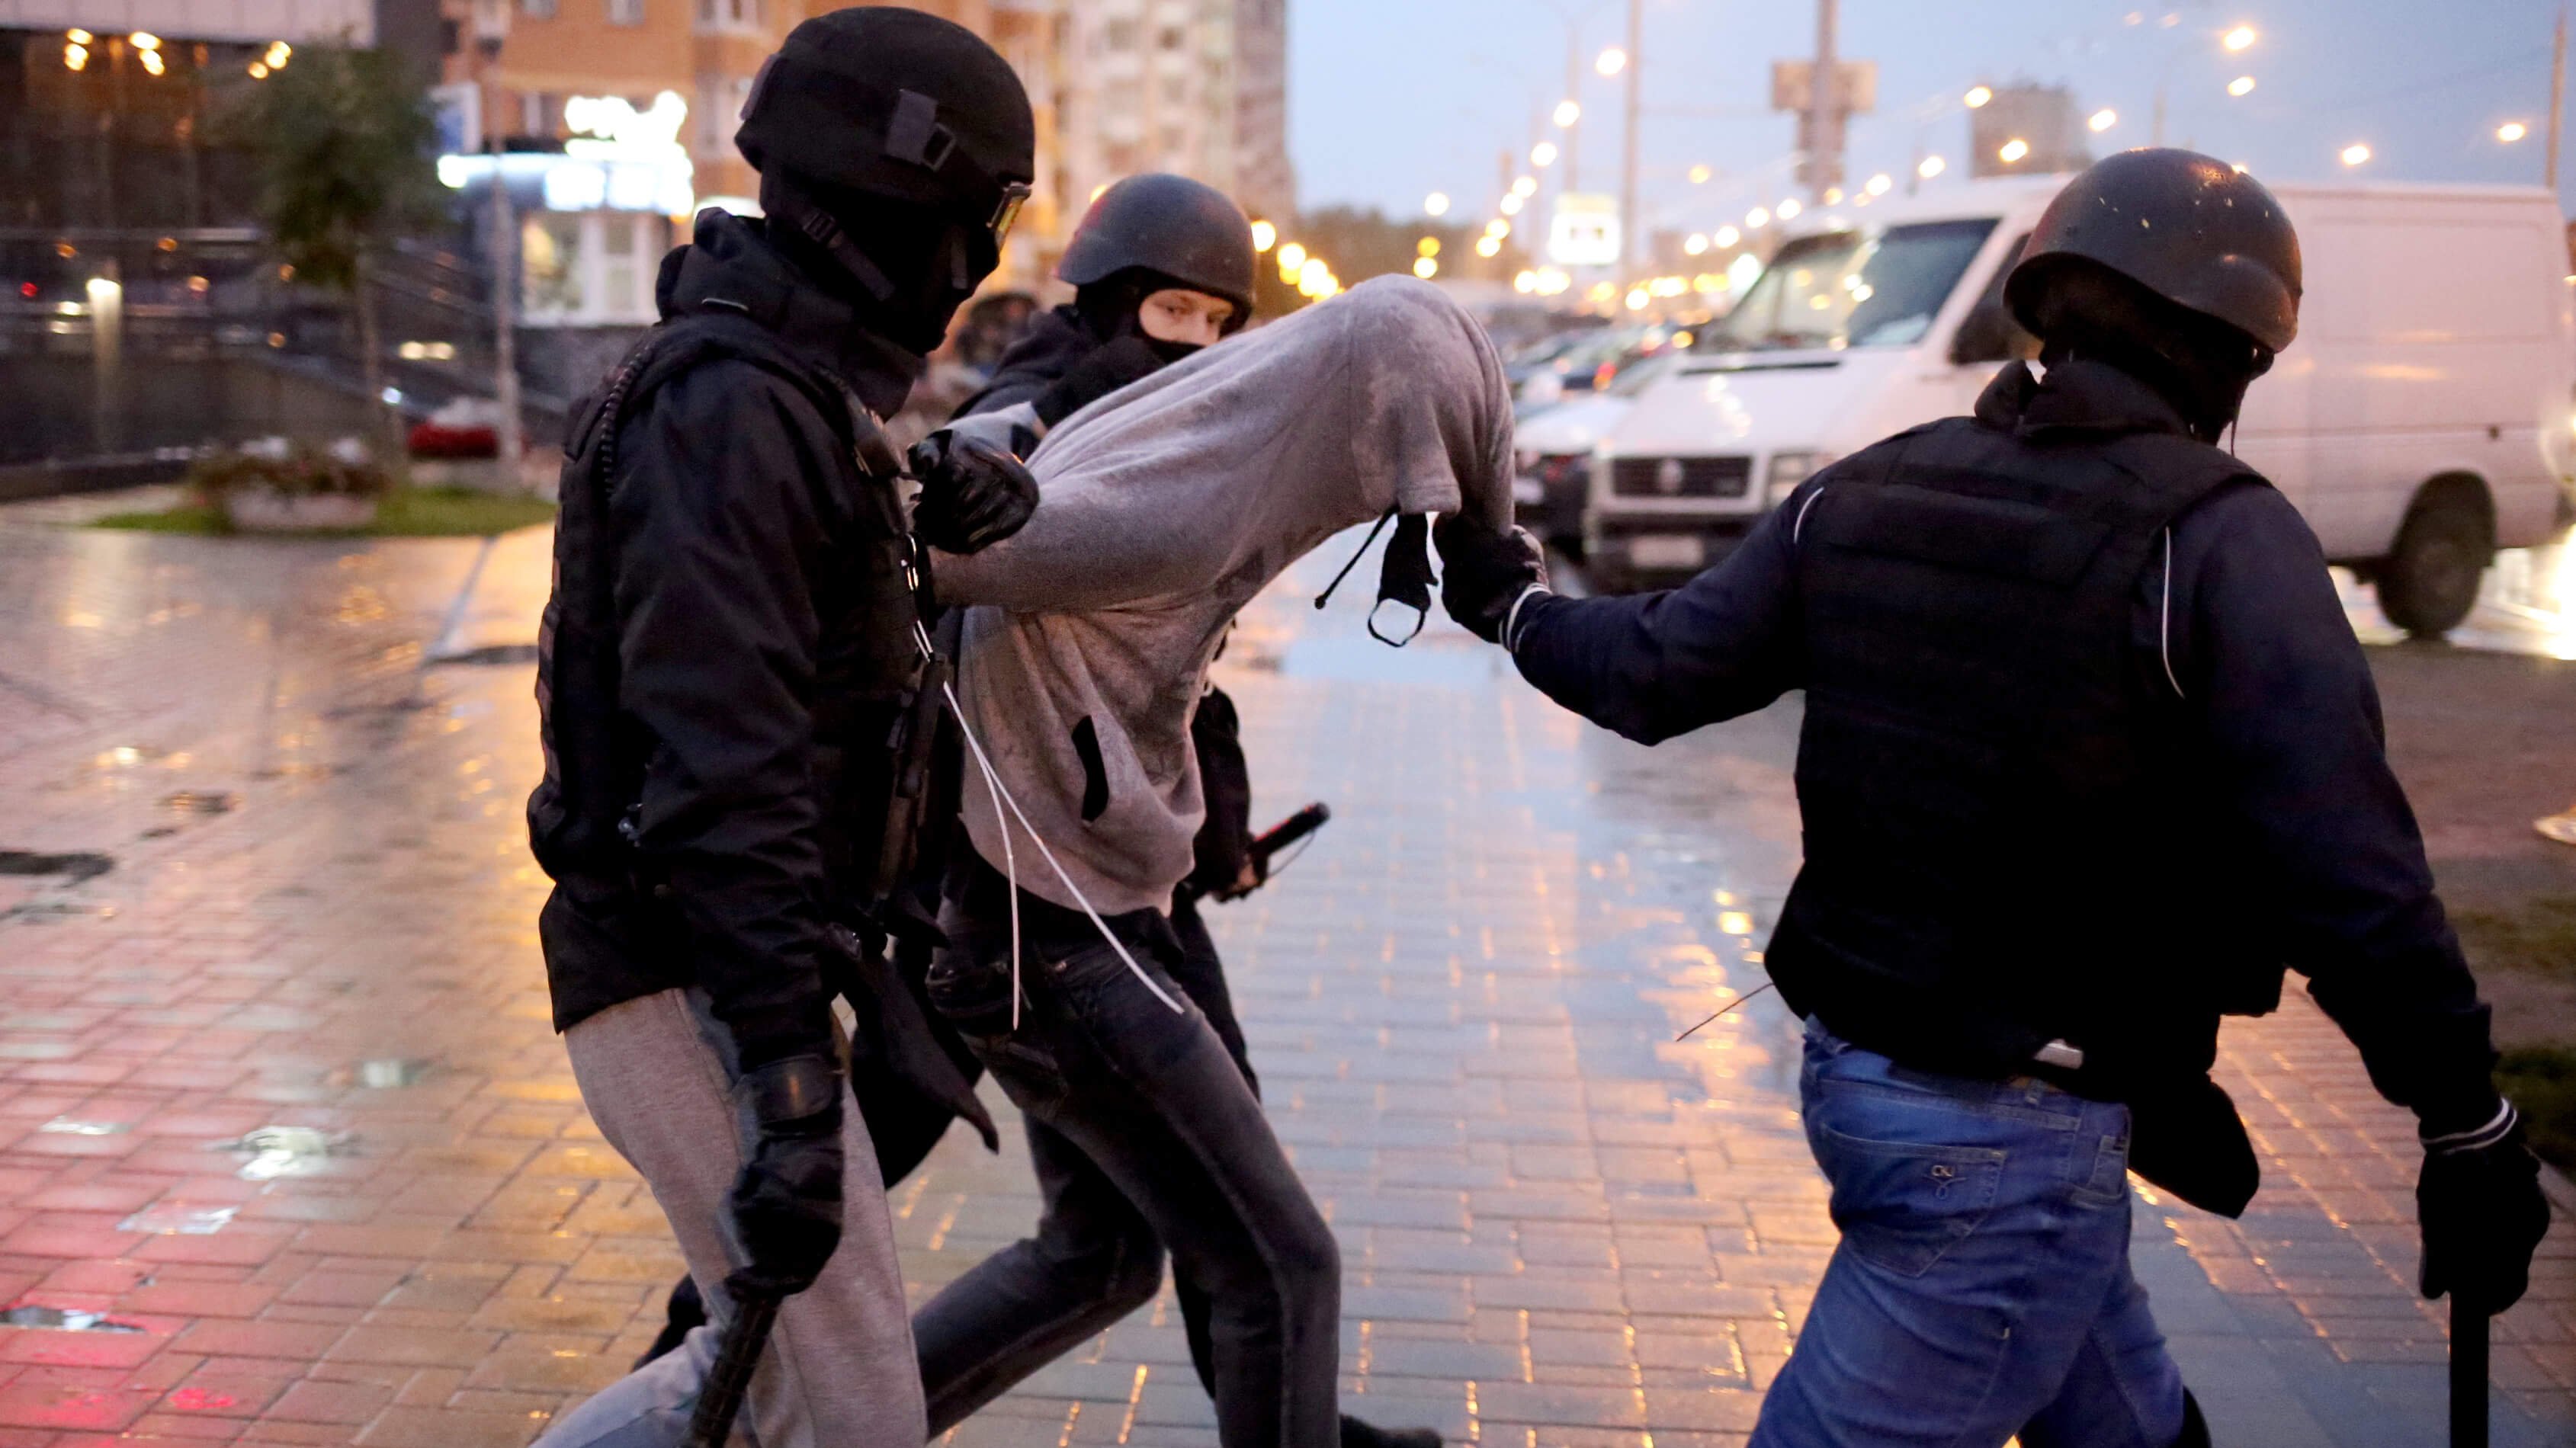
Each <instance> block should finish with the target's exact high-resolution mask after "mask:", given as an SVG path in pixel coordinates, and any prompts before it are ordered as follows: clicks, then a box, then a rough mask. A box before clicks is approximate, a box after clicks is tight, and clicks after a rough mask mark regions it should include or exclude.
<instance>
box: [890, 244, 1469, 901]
mask: <svg viewBox="0 0 2576 1448" xmlns="http://www.w3.org/2000/svg"><path fill="white" fill-rule="evenodd" d="M1511 455H1512V411H1511V395H1510V389H1509V387H1508V386H1507V385H1506V384H1505V382H1504V380H1503V371H1502V365H1501V362H1500V360H1499V359H1498V358H1497V357H1496V356H1495V353H1494V347H1493V343H1492V341H1491V340H1490V339H1488V338H1487V337H1486V335H1485V331H1484V328H1483V327H1481V326H1479V325H1478V324H1477V322H1476V321H1475V319H1474V318H1472V317H1470V316H1468V315H1467V314H1466V312H1464V311H1463V310H1461V309H1460V308H1459V307H1458V305H1457V304H1456V303H1454V302H1452V301H1450V300H1449V298H1448V297H1447V296H1446V295H1445V294H1444V293H1442V292H1441V291H1440V290H1439V289H1438V288H1437V287H1434V286H1431V285H1429V284H1428V283H1425V282H1418V281H1414V280H1412V279H1411V278H1399V277H1382V278H1379V279H1377V280H1374V281H1369V282H1364V283H1362V284H1361V285H1359V286H1357V287H1354V288H1352V289H1351V290H1350V291H1349V292H1348V293H1346V294H1345V295H1343V296H1340V297H1337V298H1335V299H1334V300H1332V301H1329V302H1325V303H1322V304H1321V305H1318V306H1313V307H1309V308H1307V309H1305V310H1304V311H1301V312H1299V313H1297V314H1296V315H1294V316H1291V317H1288V318H1285V319H1283V320H1281V321H1278V322H1274V323H1272V324H1270V325H1269V326H1266V327H1262V328H1259V329H1257V330H1255V331H1252V332H1247V333H1245V334H1243V335H1241V336H1239V337H1236V338H1234V339H1232V340H1230V341H1227V342H1224V343H1220V344H1219V345H1217V346H1214V347H1211V348H1209V349H1208V350H1206V351H1204V352H1201V353H1199V354H1198V355H1196V356H1194V357H1191V358H1189V359H1188V360H1186V361H1183V362H1180V363H1177V364H1175V365H1173V366H1171V367H1167V368H1165V369H1163V370H1162V371H1160V372H1157V373H1155V374H1154V375H1153V376H1151V377H1148V378H1146V379H1144V380H1143V381H1141V382H1138V383H1135V384H1134V385H1132V386H1129V387H1126V388H1123V389H1121V390H1120V391H1117V392H1114V393H1111V394H1110V395H1109V396H1107V397H1104V398H1102V399H1100V400H1099V401H1097V402H1095V403H1093V404H1091V405H1090V406H1089V407H1086V408H1084V409H1083V410H1082V411H1080V412H1077V413H1075V414H1074V415H1073V416H1071V417H1069V418H1067V419H1065V421H1064V422H1063V423H1062V424H1061V425H1060V426H1059V427H1057V429H1056V430H1055V431H1054V432H1052V433H1050V434H1049V435H1048V437H1047V440H1046V442H1045V444H1044V445H1043V446H1041V447H1040V448H1039V449H1038V451H1037V454H1036V456H1035V457H1034V458H1032V459H1031V460H1030V462H1031V467H1032V469H1033V470H1034V471H1035V472H1036V474H1037V478H1038V486H1039V489H1040V495H1041V498H1042V501H1041V502H1040V503H1039V505H1038V510H1037V512H1036V514H1035V515H1034V516H1032V517H1031V518H1030V520H1029V523H1028V526H1027V527H1025V528H1023V529H1021V530H1020V532H1019V533H1018V534H1017V535H1015V536H1014V537H1012V538H1010V539H1009V540H1007V541H1005V542H1003V543H1000V544H997V545H995V546H994V547H992V548H988V549H986V550H985V551H983V552H982V553H978V554H976V555H974V556H973V557H967V558H960V557H954V556H950V555H947V554H941V555H939V556H938V557H937V558H936V559H935V560H934V567H933V576H934V578H935V579H936V580H937V584H938V588H939V596H940V598H941V600H942V601H943V602H947V603H951V604H967V605H973V607H971V608H970V609H969V610H968V612H967V614H966V618H965V629H964V642H963V643H962V645H961V647H960V657H959V664H958V669H959V675H960V687H959V696H960V698H961V700H962V701H963V705H964V710H965V714H966V719H967V723H968V724H969V725H970V726H971V727H972V728H973V730H974V732H975V735H976V737H977V738H978V739H980V740H981V741H982V742H983V745H984V748H985V750H986V751H987V752H988V753H989V754H990V756H991V758H992V761H993V764H994V767H995V771H996V772H997V773H998V774H999V775H1000V776H1001V780H1002V783H1003V785H1004V787H1006V788H1007V789H1008V790H1009V791H1010V793H1011V795H1012V796H1013V797H1014V798H1015V799H1016V800H1017V801H1018V803H1019V806H1020V809H1021V810H1022V811H1023V812H1025V813H1026V815H1027V816H1028V820H1029V823H1030V824H1031V825H1033V826H1035V828H1036V830H1037V832H1038V833H1039V835H1041V836H1042V837H1043V838H1044V839H1045V841H1046V843H1047V845H1048V846H1049V847H1050V848H1051V849H1052V850H1053V851H1054V854H1055V857H1056V859H1057V860H1058V861H1059V862H1061V863H1062V865H1063V866H1064V868H1065V871H1066V873H1068V874H1070V875H1071V876H1072V877H1073V881H1074V883H1075V884H1076V885H1078V886H1079V887H1080V888H1081V891H1082V894H1083V895H1084V896H1086V897H1088V899H1089V901H1090V903H1091V905H1092V906H1093V908H1095V909H1097V910H1099V911H1100V912H1101V913H1103V914H1113V913H1120V912H1125V911H1131V910H1141V909H1153V910H1168V909H1169V908H1171V903H1172V889H1173V887H1174V886H1175V885H1178V884H1179V883H1180V882H1181V880H1182V878H1183V877H1185V876H1187V875H1188V874H1189V872H1190V863H1191V855H1190V841H1191V837H1192V836H1193V835H1195V834H1196V833H1197V832H1198V827H1199V821H1200V818H1201V817H1202V815H1203V814H1204V808H1203V806H1202V803H1201V799H1200V794H1199V777H1198V764H1197V759H1196V756H1195V754H1194V752H1193V751H1192V750H1191V748H1190V714H1191V711H1192V710H1194V709H1195V708H1197V707H1198V699H1199V695H1200V693H1201V692H1202V691H1203V689H1204V686H1205V682H1206V677H1207V668H1208V664H1209V662H1210V660H1211V659H1212V658H1213V657H1214V656H1215V653H1216V648H1217V643H1218V641H1219V640H1220V639H1221V638H1222V637H1223V635H1224V632H1225V627H1226V624H1227V623H1228V622H1229V621H1230V620H1231V619H1233V617H1234V615H1235V612H1236V611H1237V610H1238V609H1240V608H1242V607H1243V605H1244V603H1245V602H1246V601H1248V600H1249V599H1250V598H1251V597H1252V596H1253V595H1254V594H1256V593H1258V592H1260V591H1261V588H1262V586H1263V585H1265V584H1267V583H1268V582H1269V581H1270V580H1271V579H1273V578H1275V577H1277V576H1278V575H1279V574H1280V572H1281V571H1282V570H1284V569H1286V568H1287V567H1288V565H1289V564H1291V563H1293V562H1295V561H1296V560H1297V559H1298V558H1300V557H1302V556H1304V555H1305V554H1306V553H1307V552H1308V551H1309V550H1311V549H1313V548H1314V547H1315V546H1316V545H1317V544H1319V543H1321V542H1323V541H1324V540H1325V539H1327V538H1329V537H1331V536H1332V535H1334V534H1335V533H1338V532H1340V531H1342V530H1343V529H1345V528H1348V527H1351V526H1352V525H1354V524H1358V523H1366V522H1369V521H1372V520H1374V519H1375V518H1377V517H1378V516H1379V515H1380V514H1382V513H1384V512H1385V511H1386V510H1387V508H1388V507H1389V506H1390V505H1392V506H1394V507H1396V508H1397V509H1399V510H1400V511H1402V512H1406V513H1449V512H1456V511H1459V510H1460V509H1461V508H1462V507H1463V508H1466V509H1469V510H1472V511H1473V512H1474V513H1475V514H1476V515H1477V516H1479V517H1482V518H1484V519H1485V520H1486V521H1488V522H1491V523H1494V524H1495V525H1497V526H1508V524H1509V523H1510V520H1511ZM964 790H965V808H964V816H965V821H966V829H967V834H968V836H969V837H970V838H971V839H972V840H973V841H974V844H975V849H976V852H977V853H978V854H980V855H982V856H983V857H984V859H985V861H986V862H987V863H989V864H991V865H992V866H993V867H994V868H996V869H1000V868H1003V867H1004V865H1005V851H1004V849H1003V843H1002V841H1003V828H1004V820H1005V818H1007V817H1008V816H1009V810H1008V807H1007V806H1003V807H1001V808H1000V809H997V808H996V807H995V803H994V800H993V796H992V793H991V792H990V791H989V790H988V789H987V788H986V786H985V782H984V779H983V777H982V775H981V773H980V772H979V771H978V770H977V769H976V768H975V766H974V764H973V763H972V762H971V761H970V762H969V763H968V765H967V772H966V780H965V785H964ZM1011 846H1012V851H1013V852H1015V853H1016V855H1017V870H1016V873H1017V875H1018V878H1019V883H1020V888H1022V889H1024V890H1027V891H1028V892H1030V893H1031V894H1033V895H1036V896H1038V897H1039V898H1041V899H1045V900H1049V901H1052V902H1054V903H1056V904H1058V905H1062V906H1064V907H1066V908H1068V909H1073V908H1078V907H1079V905H1080V903H1081V902H1079V901H1077V900H1075V899H1074V898H1073V897H1072V894H1071V893H1070V892H1069V891H1067V890H1066V889H1065V887H1064V883H1063V881H1061V880H1060V879H1058V878H1057V876H1056V873H1055V871H1054V870H1052V869H1050V868H1048V866H1047V865H1046V864H1045V863H1044V862H1043V860H1042V859H1041V858H1040V857H1039V852H1038V851H1037V849H1036V848H1035V846H1034V845H1033V844H1032V843H1031V842H1030V840H1029V839H1028V836H1027V833H1026V832H1025V831H1023V830H1021V829H1020V828H1019V827H1018V824H1017V822H1016V821H1013V823H1012V825H1011Z"/></svg>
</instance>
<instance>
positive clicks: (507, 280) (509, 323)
mask: <svg viewBox="0 0 2576 1448" xmlns="http://www.w3.org/2000/svg"><path fill="white" fill-rule="evenodd" d="M474 19H475V26H474V28H475V32H476V34H475V37H474V43H475V50H476V53H477V54H479V55H480V56H481V57H482V60H483V82H484V84H483V93H482V95H481V97H480V98H479V99H478V105H477V108H478V109H479V110H480V111H481V112H482V115H483V144H484V146H485V147H486V148H487V149H488V151H489V152H490V154H491V157H492V212H491V225H492V238H491V240H492V402H493V405H494V406H495V407H496V408H497V409H499V411H500V414H501V415H500V417H498V418H497V419H495V420H494V424H493V429H492V436H493V441H494V443H495V448H494V451H495V452H496V453H497V454H498V457H497V459H496V461H497V462H498V463H499V471H500V474H501V476H500V480H499V481H500V486H501V487H502V488H503V489H504V490H505V491H516V490H517V489H518V488H519V487H520V486H521V484H520V481H519V460H520V458H521V456H522V455H523V454H524V453H525V452H526V441H525V438H524V437H523V435H522V430H523V426H524V424H523V423H522V421H521V419H520V416H519V336H518V318H517V315H516V312H517V308H516V305H515V304H516V302H517V300H518V298H517V292H518V289H519V267H518V260H519V245H518V243H519V237H518V222H517V220H516V219H515V218H514V217H512V215H511V213H510V184H509V178H508V176H506V175H505V174H503V171H502V161H503V159H504V157H505V156H506V155H507V150H506V148H505V146H504V145H503V139H502V132H503V127H502V124H501V105H500V99H501V91H500V88H499V86H498V85H497V83H496V82H497V80H498V78H499V72H500V66H501V42H502V40H503V39H504V38H505V37H507V35H508V34H509V29H510V9H509V4H508V0H497V3H496V0H480V3H478V4H477V5H476V6H475V16H474Z"/></svg>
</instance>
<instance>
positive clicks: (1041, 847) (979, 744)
mask: <svg viewBox="0 0 2576 1448" xmlns="http://www.w3.org/2000/svg"><path fill="white" fill-rule="evenodd" d="M939 688H940V692H942V693H944V694H946V695H947V696H948V712H949V713H951V714H954V715H955V716H957V729H958V732H959V733H961V734H963V735H964V736H965V738H966V747H967V749H968V750H970V751H972V752H973V754H974V756H975V767H976V768H978V769H980V770H982V771H983V772H984V787H985V788H986V789H988V790H990V791H992V793H993V798H994V800H995V801H996V804H995V813H996V814H999V813H1000V809H1001V806H1004V805H1007V806H1009V807H1010V811H1011V817H1010V819H1005V820H1002V821H1000V823H1001V826H1002V862H1003V868H1004V869H1005V870H1006V871H1007V872H1008V873H1009V875H1010V881H1011V1028H1012V1029H1013V1030H1017V1029H1019V1020H1020V877H1019V867H1018V864H1017V860H1016V856H1015V853H1014V851H1013V850H1012V849H1011V820H1012V819H1016V820H1018V821H1019V822H1020V828H1021V829H1024V830H1027V831H1028V832H1029V842H1030V843H1031V844H1034V845H1036V846H1037V847H1038V854H1039V856H1040V857H1041V858H1043V859H1044V860H1045V861H1046V862H1047V865H1048V866H1049V867H1050V868H1051V869H1053V870H1054V871H1055V877H1056V878H1057V879H1059V880H1062V881H1063V882H1064V888H1065V889H1067V890H1070V891H1072V892H1073V898H1074V900H1075V901H1076V902H1077V903H1079V904H1080V905H1081V906H1082V913H1083V914H1085V915H1087V916H1089V917H1090V918H1091V925H1092V928H1093V929H1095V930H1098V931H1099V932H1100V938H1101V939H1103V940H1106V941H1108V942H1109V948H1110V949H1112V950H1114V951H1117V952H1118V958H1119V959H1120V960H1123V961H1125V962H1126V963H1127V969H1128V970H1130V971H1132V972H1134V974H1135V976H1136V978H1137V979H1138V980H1140V981H1143V982H1144V983H1145V989H1147V990H1149V991H1152V992H1153V993H1154V998H1155V999H1156V1000H1159V1001H1161V1002H1162V1003H1163V1004H1165V1005H1167V1006H1169V1007H1171V1008H1172V1014H1174V1015H1176V1016H1185V1015H1188V1014H1189V1008H1188V1007H1186V1006H1184V1005H1182V1004H1181V1003H1180V1002H1179V1001H1176V1000H1174V999H1172V998H1171V996H1170V995H1169V994H1168V993H1166V992H1165V991H1164V989H1163V988H1162V987H1161V986H1159V985H1156V984H1155V983H1154V978H1153V977H1152V976H1150V975H1147V974H1146V973H1145V967H1143V966H1141V965H1138V964H1137V963H1136V957H1135V956H1133V955H1130V954H1128V953H1127V943H1126V942H1125V941H1123V940H1120V939H1119V938H1118V936H1117V935H1116V934H1115V933H1114V932H1112V931H1111V930H1110V928H1109V925H1108V922H1106V921H1104V920H1102V919H1101V918H1100V912H1099V911H1097V910H1094V909H1092V908H1091V897H1090V896H1088V895H1085V894H1083V893H1082V887H1081V886H1080V885H1077V884H1075V883H1073V876H1071V875H1069V874H1067V873H1065V868H1064V865H1063V864H1062V863H1061V862H1059V861H1058V860H1057V859H1056V857H1055V851H1053V850H1051V849H1048V848H1047V842H1046V839H1045V838H1044V837H1043V836H1041V835H1040V834H1039V833H1038V830H1037V826H1035V825H1033V824H1030V823H1029V817H1028V816H1027V815H1026V814H1024V813H1022V812H1021V810H1020V802H1019V801H1018V800H1016V799H1013V798H1012V797H1011V791H1010V789H1009V788H1008V787H1007V786H1005V785H1004V784H1003V783H1002V776H1001V773H1000V771H998V770H996V769H994V768H993V761H992V760H991V759H989V758H987V757H985V754H984V744H983V741H981V740H979V739H977V738H976V737H975V726H973V725H972V724H969V723H967V722H966V708H965V706H964V705H962V704H960V703H958V702H957V690H956V689H955V687H954V686H952V685H950V684H948V683H946V682H944V681H943V682H942V683H941V684H940V686H939Z"/></svg>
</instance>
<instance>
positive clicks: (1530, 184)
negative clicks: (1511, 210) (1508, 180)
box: [1512, 176, 1538, 198]
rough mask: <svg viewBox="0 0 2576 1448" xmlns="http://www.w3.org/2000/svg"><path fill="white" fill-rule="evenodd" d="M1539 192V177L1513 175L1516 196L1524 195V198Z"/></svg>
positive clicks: (1513, 190)
mask: <svg viewBox="0 0 2576 1448" xmlns="http://www.w3.org/2000/svg"><path fill="white" fill-rule="evenodd" d="M1537 193H1538V178H1537V177H1535V176H1515V177H1513V178H1512V194H1513V195H1514V196H1519V197H1524V198H1526V197H1530V196H1534V195H1536V194H1537Z"/></svg>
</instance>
